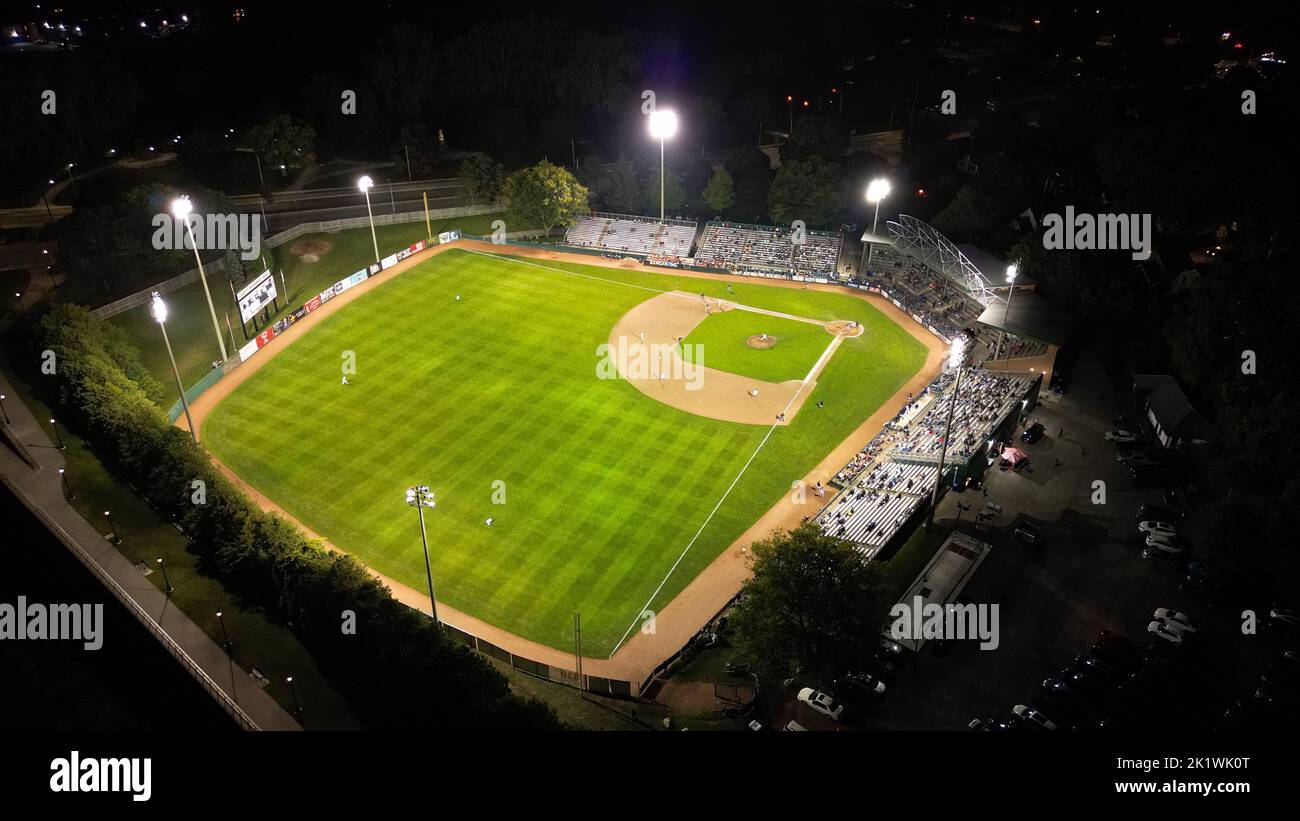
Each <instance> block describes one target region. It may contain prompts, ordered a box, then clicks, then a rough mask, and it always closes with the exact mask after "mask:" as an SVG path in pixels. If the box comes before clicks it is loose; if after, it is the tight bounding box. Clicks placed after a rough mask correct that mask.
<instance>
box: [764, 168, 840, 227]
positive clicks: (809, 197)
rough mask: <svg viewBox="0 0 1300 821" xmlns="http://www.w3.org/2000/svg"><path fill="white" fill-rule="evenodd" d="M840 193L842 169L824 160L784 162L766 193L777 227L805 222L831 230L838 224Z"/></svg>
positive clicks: (769, 208)
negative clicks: (798, 221) (794, 222)
mask: <svg viewBox="0 0 1300 821" xmlns="http://www.w3.org/2000/svg"><path fill="white" fill-rule="evenodd" d="M841 192H842V180H841V175H840V172H839V167H838V166H836V165H832V164H831V163H828V162H826V161H825V160H823V159H822V158H821V157H809V158H808V159H806V160H791V161H789V162H782V164H781V169H780V170H779V171H777V172H776V179H775V180H773V181H772V188H771V190H770V191H768V194H767V203H768V214H769V215H770V216H771V217H772V221H773V222H775V223H776V224H777V225H789V224H790V223H792V222H793V221H795V220H803V221H804V223H806V224H807V226H808V227H809V228H829V227H831V226H832V225H835V224H836V223H838V222H839V216H840V204H841Z"/></svg>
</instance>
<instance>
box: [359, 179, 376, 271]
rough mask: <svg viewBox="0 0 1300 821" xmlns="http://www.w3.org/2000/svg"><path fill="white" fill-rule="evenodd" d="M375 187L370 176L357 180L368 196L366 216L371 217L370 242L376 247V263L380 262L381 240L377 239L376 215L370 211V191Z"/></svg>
mask: <svg viewBox="0 0 1300 821" xmlns="http://www.w3.org/2000/svg"><path fill="white" fill-rule="evenodd" d="M374 187H375V181H374V180H372V179H370V177H369V175H367V176H364V177H362V178H361V179H359V180H357V188H360V189H361V193H362V194H365V195H366V215H367V216H369V217H370V241H371V242H372V243H374V245H375V262H378V261H379V240H377V239H375V214H374V212H373V211H371V210H370V189H371V188H374Z"/></svg>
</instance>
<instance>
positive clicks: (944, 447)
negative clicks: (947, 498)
mask: <svg viewBox="0 0 1300 821" xmlns="http://www.w3.org/2000/svg"><path fill="white" fill-rule="evenodd" d="M965 364H966V340H965V339H963V338H961V337H960V336H959V337H956V338H955V339H953V341H952V349H951V350H949V351H948V367H949V368H952V369H956V371H957V381H956V382H955V383H954V384H953V386H952V401H951V402H949V404H948V418H947V420H946V421H945V422H944V424H943V441H942V442H941V443H940V444H939V473H938V475H936V476H935V477H934V490H933V492H932V493H931V495H930V515H929V520H928V521H927V522H926V527H930V526H932V525H933V524H934V510H935V508H936V507H938V506H939V483H940V482H942V481H943V462H944V459H945V458H946V457H947V455H948V437H949V436H951V435H952V414H953V411H955V410H956V409H957V400H958V398H959V397H960V395H961V374H962V371H964V370H966V368H965Z"/></svg>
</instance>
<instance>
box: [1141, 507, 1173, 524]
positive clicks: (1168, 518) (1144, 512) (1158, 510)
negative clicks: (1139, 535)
mask: <svg viewBox="0 0 1300 821" xmlns="http://www.w3.org/2000/svg"><path fill="white" fill-rule="evenodd" d="M1137 517H1138V520H1139V521H1141V520H1144V519H1158V520H1160V521H1162V522H1181V521H1182V520H1183V514H1182V513H1181V512H1179V511H1177V510H1174V509H1173V508H1169V507H1161V506H1160V505H1142V506H1141V507H1139V508H1138V512H1137Z"/></svg>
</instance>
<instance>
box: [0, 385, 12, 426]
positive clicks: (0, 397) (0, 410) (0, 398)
mask: <svg viewBox="0 0 1300 821" xmlns="http://www.w3.org/2000/svg"><path fill="white" fill-rule="evenodd" d="M0 414H3V415H4V420H5V424H6V425H12V424H13V422H10V421H9V411H8V410H7V409H6V408H5V395H4V394H3V393H0Z"/></svg>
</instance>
